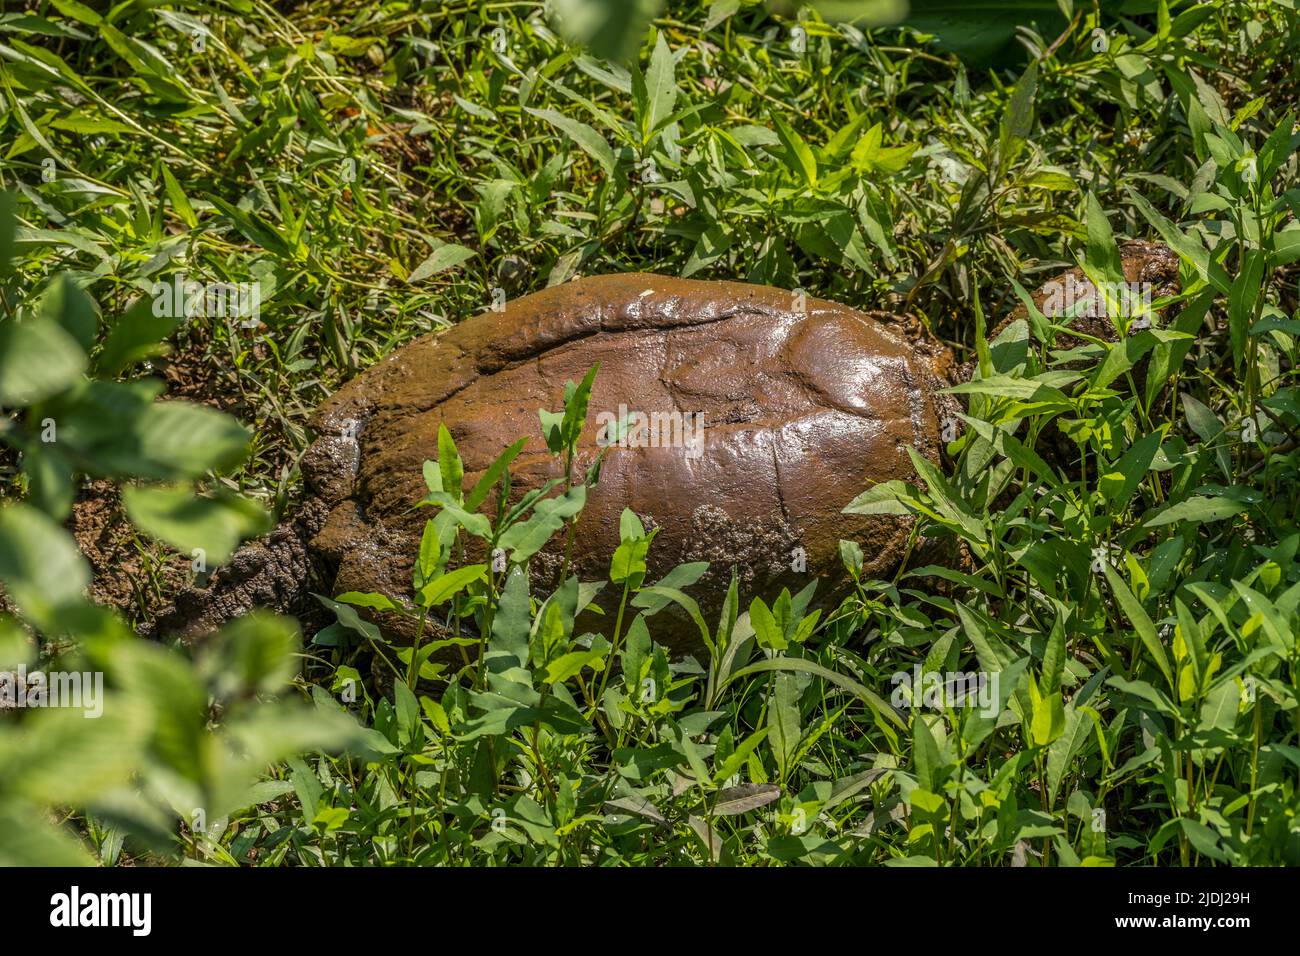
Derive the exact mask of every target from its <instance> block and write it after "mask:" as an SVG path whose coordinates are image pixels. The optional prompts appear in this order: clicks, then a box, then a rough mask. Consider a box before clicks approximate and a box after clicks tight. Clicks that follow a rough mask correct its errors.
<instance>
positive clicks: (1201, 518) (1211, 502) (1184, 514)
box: [1142, 495, 1250, 528]
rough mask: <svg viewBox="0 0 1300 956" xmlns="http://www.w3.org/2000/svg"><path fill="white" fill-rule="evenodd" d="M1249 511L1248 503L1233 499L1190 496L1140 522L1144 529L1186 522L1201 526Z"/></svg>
mask: <svg viewBox="0 0 1300 956" xmlns="http://www.w3.org/2000/svg"><path fill="white" fill-rule="evenodd" d="M1249 510H1250V503H1249V502H1248V501H1237V500H1236V499H1233V498H1208V497H1205V496H1203V495H1192V496H1191V497H1190V498H1186V499H1184V500H1182V501H1179V502H1176V503H1175V504H1172V505H1170V506H1169V507H1167V508H1165V509H1164V510H1163V511H1160V512H1157V513H1156V514H1155V515H1153V516H1152V517H1150V518H1148V519H1147V520H1146V521H1144V522H1142V527H1144V528H1158V527H1160V526H1161V525H1167V524H1178V523H1179V522H1183V521H1187V522H1190V523H1192V524H1203V523H1204V522H1207V521H1222V520H1223V519H1224V518H1231V517H1232V516H1233V515H1236V514H1240V513H1241V512H1243V511H1249Z"/></svg>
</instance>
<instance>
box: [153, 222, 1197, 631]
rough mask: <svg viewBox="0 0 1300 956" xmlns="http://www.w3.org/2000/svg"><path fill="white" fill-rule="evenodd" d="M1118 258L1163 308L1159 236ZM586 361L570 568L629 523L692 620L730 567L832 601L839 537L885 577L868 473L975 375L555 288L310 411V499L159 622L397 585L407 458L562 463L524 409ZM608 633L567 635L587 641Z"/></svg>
mask: <svg viewBox="0 0 1300 956" xmlns="http://www.w3.org/2000/svg"><path fill="white" fill-rule="evenodd" d="M1122 258H1123V262H1124V267H1125V270H1126V276H1127V277H1128V278H1129V279H1130V281H1152V282H1154V283H1156V284H1158V287H1159V289H1160V290H1161V293H1162V294H1163V293H1165V292H1167V291H1168V290H1169V287H1170V283H1171V282H1176V276H1177V260H1176V258H1175V257H1173V256H1172V255H1171V254H1170V253H1169V252H1168V250H1167V249H1164V248H1163V247H1161V246H1153V245H1147V244H1130V245H1129V246H1126V247H1125V248H1124V250H1123V255H1122ZM1073 275H1074V276H1075V278H1077V279H1079V280H1081V281H1084V282H1086V280H1084V279H1083V277H1082V274H1081V273H1078V272H1077V271H1076V273H1074V274H1073ZM1057 281H1059V277H1058V280H1057ZM1049 286H1050V283H1049ZM1045 289H1048V286H1045V287H1044V289H1040V290H1039V292H1037V293H1035V299H1036V301H1037V302H1038V303H1039V305H1040V307H1041V306H1042V304H1043V303H1044V302H1045V301H1046V299H1047V297H1048V296H1049V295H1050V292H1049V291H1044V290H1045ZM1020 314H1021V315H1023V306H1022V307H1021V310H1020ZM1017 317H1018V316H1017V313H1015V312H1013V313H1012V314H1011V315H1010V316H1008V318H1007V321H1006V322H1004V323H1003V325H1002V327H1005V326H1006V324H1007V323H1008V322H1010V321H1013V320H1014V319H1015V318H1017ZM1080 321H1085V320H1080ZM1086 321H1091V320H1086ZM1104 324H1105V326H1106V329H1109V328H1110V324H1109V323H1108V322H1106V323H1104ZM1106 329H1102V328H1101V327H1100V324H1097V327H1095V328H1094V327H1091V326H1090V327H1089V328H1087V329H1084V330H1081V331H1087V332H1090V333H1091V332H1096V333H1098V334H1105V333H1106ZM1110 334H1111V335H1112V336H1113V334H1114V333H1113V331H1111V332H1110ZM596 365H598V366H599V371H598V374H597V375H596V377H595V379H594V382H593V384H592V388H591V399H590V403H589V407H588V426H587V427H586V428H585V429H584V432H583V435H582V437H581V439H580V441H579V446H578V452H577V456H576V461H575V472H576V473H582V470H583V469H585V468H586V467H587V466H589V465H590V464H591V463H592V462H593V461H594V460H595V458H596V456H597V455H598V454H601V453H602V452H603V461H602V466H601V469H600V473H599V482H598V483H597V484H596V485H595V486H594V487H593V488H592V489H591V491H590V493H589V496H588V499H587V504H586V507H585V508H584V510H583V511H582V513H581V515H580V517H579V520H578V522H577V525H576V528H575V538H574V543H573V548H572V554H573V564H572V570H573V572H574V573H576V574H577V575H578V576H579V578H580V579H581V580H586V581H601V580H604V579H605V578H606V575H607V573H608V565H609V560H610V557H611V555H612V553H613V551H614V549H615V548H616V547H617V545H618V543H619V528H620V518H621V515H622V513H623V512H624V509H630V510H631V511H632V512H633V513H634V514H636V515H637V516H638V517H639V518H640V519H641V522H642V524H643V526H644V527H645V528H646V529H647V531H649V530H652V529H656V528H657V529H658V533H657V535H656V538H655V540H654V544H653V547H652V548H651V550H650V555H649V568H648V573H647V580H648V581H653V580H656V579H657V578H659V577H662V576H663V575H665V574H667V573H668V572H669V571H671V570H672V569H673V568H675V567H677V566H678V565H681V564H687V565H694V566H698V565H699V564H702V563H705V562H707V564H708V570H707V572H705V573H704V574H703V576H702V577H700V578H699V579H698V580H697V581H696V582H695V583H694V586H693V587H692V588H691V589H690V592H691V593H692V595H693V596H695V597H696V599H697V600H698V601H699V603H700V606H701V609H702V611H703V612H704V613H705V615H706V616H707V615H708V614H710V612H715V611H716V610H717V609H718V608H719V607H720V606H721V604H722V600H723V598H724V596H725V593H726V591H727V588H728V586H729V583H730V580H731V577H732V575H733V574H734V575H735V576H736V577H737V579H738V581H739V585H740V588H741V590H742V591H743V592H744V593H745V594H747V595H751V596H752V595H761V596H769V597H770V596H774V595H776V594H777V593H778V592H779V591H780V590H781V589H782V588H789V589H791V591H792V593H794V592H797V591H798V590H800V589H802V588H804V587H806V586H807V585H808V584H809V583H810V582H811V581H813V580H818V581H819V582H822V583H823V584H824V586H823V587H820V588H819V589H818V599H819V600H820V601H821V602H822V603H823V604H826V603H829V602H834V601H836V600H838V598H839V597H840V596H841V595H842V594H843V593H845V590H846V587H847V586H848V582H847V580H846V575H845V573H844V569H843V559H842V557H841V552H840V541H841V540H842V539H843V540H848V541H853V542H856V543H857V544H858V545H859V547H860V548H861V550H862V553H863V555H864V558H863V568H862V571H861V574H862V576H864V577H866V578H871V577H880V576H884V575H888V574H890V573H891V572H893V571H895V570H896V569H897V568H898V567H899V566H900V565H901V564H902V563H903V562H904V560H905V558H907V557H908V552H909V548H912V547H914V546H915V545H917V542H916V541H915V540H913V536H912V533H911V532H912V519H910V518H907V517H900V516H892V515H856V514H845V513H844V511H843V509H844V507H845V505H846V504H848V503H849V501H851V500H852V499H853V498H854V497H855V496H856V495H858V494H859V493H860V492H861V491H862V490H864V489H865V488H868V487H870V486H872V485H874V484H876V483H878V482H883V481H888V480H891V479H905V480H909V481H912V480H915V479H916V471H915V468H914V466H913V462H912V459H911V457H910V454H909V450H911V451H914V452H916V453H918V454H920V455H921V456H923V457H924V458H925V459H927V460H928V461H930V462H932V463H935V464H938V463H939V462H940V461H941V458H942V455H943V453H944V445H945V432H948V431H949V429H948V428H947V426H948V424H949V423H951V422H953V421H955V420H956V415H957V413H958V412H959V411H960V410H961V406H960V405H959V404H958V403H957V401H956V400H955V398H954V397H953V396H952V395H950V394H948V393H947V392H946V391H945V389H946V388H947V387H948V386H949V385H951V384H954V383H955V382H956V381H958V380H960V379H961V378H962V377H964V376H966V375H968V374H969V371H968V370H963V369H961V368H959V367H958V366H957V365H956V364H955V362H954V357H953V353H952V352H951V350H950V349H949V348H948V347H947V346H945V345H944V344H943V343H941V342H940V341H938V340H937V339H936V338H934V337H933V336H932V335H931V334H930V333H929V332H928V331H927V330H926V329H925V327H924V326H923V324H922V323H921V322H920V321H919V320H917V319H915V318H913V317H910V316H898V315H893V314H891V313H888V312H882V311H858V310H856V309H853V308H850V307H848V306H845V305H840V304H837V303H834V302H830V301H826V300H822V299H818V298H813V297H808V296H805V295H804V294H803V293H802V292H799V291H795V292H790V291H785V290H781V289H776V288H771V287H767V286H761V285H755V284H749V283H739V282H727V281H702V280H692V279H681V278H675V277H669V276H663V275H655V274H645V273H624V274H613V275H600V276H593V277H585V278H579V279H576V280H572V281H569V282H566V283H563V284H560V285H556V286H553V287H550V288H547V289H544V290H542V291H539V292H536V293H533V294H531V295H526V296H523V297H521V298H518V299H515V300H513V301H510V302H508V303H506V304H505V306H504V308H503V309H500V310H492V311H487V312H484V313H482V314H480V315H477V316H474V317H472V318H469V319H466V320H465V321H463V322H461V323H459V324H457V325H455V326H453V327H452V328H450V329H449V330H447V331H444V332H441V333H434V334H431V335H427V336H424V337H422V338H419V339H416V340H414V341H412V342H411V343H409V344H407V345H406V346H404V347H402V348H400V349H398V350H397V351H395V352H394V353H392V354H391V355H389V356H388V357H387V358H386V359H383V360H381V361H380V362H378V363H377V364H376V365H374V366H372V367H371V368H370V369H369V370H367V371H365V372H364V373H362V374H361V375H359V376H358V377H356V378H355V379H353V380H352V381H351V382H349V383H348V384H346V385H345V386H343V387H342V388H341V389H339V390H338V391H337V392H336V393H335V394H333V395H332V396H330V397H329V398H328V399H327V400H326V401H325V402H324V403H323V404H322V405H321V406H320V407H319V408H318V409H317V410H316V411H315V413H314V415H313V418H312V421H311V425H312V427H313V429H314V431H315V432H316V434H317V436H318V437H317V438H316V439H315V441H314V442H313V443H312V444H311V446H310V447H309V448H308V449H307V451H306V452H305V453H304V455H303V457H302V459H301V470H302V475H303V479H304V485H305V487H306V490H307V496H306V499H305V501H304V503H303V505H302V507H301V508H300V509H299V512H298V514H297V516H296V518H295V520H293V521H291V522H288V523H286V524H284V525H281V526H280V527H278V528H277V529H276V530H275V531H273V532H272V533H271V535H270V536H269V537H268V538H267V539H265V540H263V541H259V542H254V543H252V544H250V545H246V546H244V547H243V548H241V549H240V550H239V551H238V552H236V554H235V556H234V557H233V558H232V560H231V561H230V562H229V563H228V564H227V565H226V566H225V567H224V568H221V569H218V570H217V571H216V572H215V574H214V575H213V578H212V580H211V581H210V582H209V585H208V586H207V587H203V588H199V587H195V588H191V589H189V590H187V591H185V592H184V593H182V594H181V595H180V596H179V597H178V598H177V601H176V604H175V607H174V609H173V611H172V612H171V613H170V614H169V615H168V616H167V621H166V624H165V625H164V627H165V628H166V629H168V630H172V631H176V632H179V634H180V636H181V637H183V638H191V639H193V638H195V637H197V636H198V635H201V634H203V633H206V632H208V631H210V630H212V629H213V628H214V627H215V626H217V625H219V624H220V623H222V622H224V621H225V620H228V619H230V618H232V617H234V616H236V615H238V614H240V613H244V612H246V611H247V610H249V609H251V608H252V607H254V606H269V607H271V608H273V609H277V610H281V611H288V612H291V613H292V612H298V613H300V614H305V613H306V612H307V609H308V608H310V607H311V606H312V604H313V602H312V600H311V598H310V592H311V591H313V590H317V589H318V590H320V591H321V592H326V593H329V594H331V595H333V594H340V593H342V592H346V591H353V592H378V593H381V594H384V595H387V596H388V597H390V598H393V599H395V600H396V599H400V598H402V596H404V595H409V593H410V590H411V588H410V585H411V574H412V567H413V564H414V561H415V556H416V554H417V553H418V550H419V543H420V537H421V532H422V529H423V526H424V522H425V521H426V519H427V518H428V516H429V514H428V512H427V511H425V510H423V509H416V508H414V507H413V506H414V505H415V504H416V503H417V502H418V501H420V500H421V498H422V497H423V496H424V495H425V494H426V488H425V483H424V478H423V473H422V466H423V464H424V462H425V461H426V460H429V459H433V458H436V457H437V453H438V452H437V450H438V431H439V427H440V426H446V428H447V429H448V430H449V432H450V434H451V436H452V437H453V438H454V440H455V442H456V445H457V446H458V448H459V450H460V454H461V457H462V459H463V461H464V467H465V479H464V480H465V484H466V487H471V486H472V482H474V481H476V480H477V478H478V477H479V476H480V475H481V474H482V473H483V471H484V470H485V469H486V468H487V467H488V466H489V465H490V464H491V463H492V462H493V460H494V459H495V458H496V457H497V455H498V454H499V453H500V452H501V451H502V450H503V449H504V448H506V447H507V446H509V445H510V444H511V443H513V442H514V441H515V440H516V439H519V438H522V437H525V436H527V437H528V438H529V441H528V443H527V444H526V445H525V446H524V449H523V451H522V452H521V453H520V454H519V456H518V457H517V458H516V459H515V460H514V462H513V464H512V466H511V476H512V483H511V487H512V490H513V492H514V493H515V494H516V495H518V494H520V493H523V492H524V491H526V490H528V489H532V488H537V487H539V486H540V485H541V484H542V483H543V482H545V481H546V480H547V479H550V478H555V477H559V470H560V469H561V467H562V466H561V464H560V463H559V462H558V461H557V459H556V458H555V457H554V456H553V455H551V454H550V453H549V452H548V451H547V448H546V445H545V442H544V441H543V439H542V436H541V431H540V428H539V419H538V411H539V409H554V408H556V407H558V405H559V404H560V400H561V396H562V393H563V389H564V385H565V383H566V382H567V381H576V380H579V379H581V378H582V377H583V375H584V373H586V372H587V371H588V369H590V368H591V367H593V366H596ZM638 413H639V414H640V415H642V416H643V417H642V418H641V419H639V421H641V422H642V423H644V422H645V421H646V420H653V417H654V415H655V414H656V413H658V414H660V416H661V418H660V423H661V424H662V423H663V422H664V421H667V422H669V423H670V425H671V426H672V427H670V428H668V429H666V430H665V429H661V431H665V432H666V434H667V435H668V438H667V439H666V440H662V441H655V437H656V436H655V435H654V434H651V435H649V436H648V439H647V436H645V435H642V439H643V440H640V441H628V442H624V441H622V439H620V440H619V441H611V440H610V434H609V429H608V428H606V429H603V430H602V429H600V428H597V427H595V425H594V424H593V421H599V420H600V419H601V418H602V417H603V418H604V420H605V421H606V422H607V423H608V422H610V421H612V420H614V419H615V417H616V416H619V415H620V414H621V416H622V417H621V418H620V419H619V420H622V421H626V420H627V418H628V417H629V414H630V417H632V418H633V419H635V418H636V415H637V414H638ZM674 416H677V417H674ZM679 419H680V424H681V427H680V428H678V424H679ZM692 422H693V423H694V427H695V429H696V431H695V432H691V433H690V434H689V435H688V433H687V429H688V428H689V427H690V424H691V423H692ZM674 435H676V436H677V439H678V440H676V441H674V440H673V436H674ZM660 437H662V436H660ZM487 504H488V503H485V505H484V508H485V509H486V507H487ZM909 542H910V543H909ZM919 545H920V546H919V548H916V553H915V554H913V555H912V557H913V558H915V559H921V558H923V557H924V558H926V559H927V560H929V559H933V558H935V556H936V555H939V557H938V560H944V557H943V555H940V554H939V552H938V551H936V550H935V548H937V547H938V545H937V544H936V543H934V542H929V541H927V540H922V541H920V542H919ZM562 552H563V540H562V535H559V534H557V536H556V537H555V538H553V539H552V540H551V542H550V543H549V544H548V545H547V546H546V547H545V548H543V550H542V551H540V552H539V553H538V554H536V555H534V557H533V558H532V559H531V560H530V562H529V573H530V577H531V578H532V580H533V582H534V585H535V587H536V588H538V589H544V588H548V587H553V586H555V585H557V584H558V583H559V582H558V580H557V576H558V574H559V573H560V569H561V565H562V563H563V560H562ZM949 557H950V556H949ZM614 590H615V589H612V588H607V589H606V591H607V592H612V591H614ZM365 613H367V614H369V615H370V616H372V618H374V619H375V620H377V621H378V623H380V624H381V625H383V626H385V627H387V628H389V629H390V630H391V631H392V632H393V636H394V638H395V639H399V640H400V639H402V638H403V637H410V635H409V634H407V633H406V629H407V628H409V626H410V624H409V619H408V618H406V617H404V616H401V615H395V614H391V613H389V614H383V613H380V612H375V611H366V612H365ZM610 619H611V616H610V615H608V614H606V615H605V616H604V618H603V619H602V618H600V617H599V616H598V615H594V614H588V615H587V616H586V617H585V618H584V619H580V623H585V624H586V625H587V626H588V628H589V629H590V630H593V631H600V630H601V629H602V628H603V627H605V626H607V623H608V622H609V621H610ZM655 636H656V639H657V640H659V641H660V642H661V643H663V644H665V645H666V646H667V647H668V649H669V650H670V652H672V653H674V654H677V655H683V654H688V653H697V652H699V651H700V650H701V648H702V642H701V637H700V634H699V631H698V629H696V628H695V626H694V625H693V624H692V623H691V622H690V620H689V619H687V618H686V617H685V616H684V615H682V616H680V617H678V618H672V617H670V618H669V620H667V621H666V622H664V623H663V625H662V626H661V627H659V628H658V629H657V630H656V632H655Z"/></svg>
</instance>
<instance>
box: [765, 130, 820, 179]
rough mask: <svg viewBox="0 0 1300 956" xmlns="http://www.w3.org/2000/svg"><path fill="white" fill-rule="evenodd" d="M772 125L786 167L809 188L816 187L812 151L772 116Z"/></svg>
mask: <svg viewBox="0 0 1300 956" xmlns="http://www.w3.org/2000/svg"><path fill="white" fill-rule="evenodd" d="M772 125H773V126H775V127H776V135H777V138H778V139H780V141H781V145H782V146H784V147H785V155H784V157H783V159H784V160H785V164H786V166H788V167H789V168H790V171H791V172H793V173H794V174H795V175H796V176H802V177H803V179H804V181H805V182H806V183H807V184H808V187H809V188H814V187H816V185H817V159H816V157H814V156H813V151H812V149H811V148H809V146H808V144H807V143H805V142H804V141H803V138H802V137H800V135H799V134H798V133H796V132H795V131H794V130H792V129H791V128H790V127H789V126H787V125H786V124H785V122H784V121H783V120H782V119H781V118H780V117H779V116H776V115H774V116H773V117H772Z"/></svg>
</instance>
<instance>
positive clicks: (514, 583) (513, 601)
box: [488, 567, 533, 666]
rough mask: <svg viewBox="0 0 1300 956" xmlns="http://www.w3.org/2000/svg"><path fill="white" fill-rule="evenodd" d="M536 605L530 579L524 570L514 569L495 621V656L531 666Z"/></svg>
mask: <svg viewBox="0 0 1300 956" xmlns="http://www.w3.org/2000/svg"><path fill="white" fill-rule="evenodd" d="M532 623H533V615H532V602H531V601H530V600H529V597H528V575H527V574H526V573H524V570H523V568H518V567H516V568H512V569H511V570H510V574H509V575H508V576H507V577H506V585H505V588H503V589H502V592H501V598H500V600H499V601H498V603H497V613H496V616H495V617H493V618H492V636H491V638H490V639H489V641H488V647H489V648H490V650H491V651H492V652H493V653H500V654H506V655H509V656H511V657H513V658H514V659H515V660H516V661H518V663H519V665H520V666H523V665H525V664H527V663H528V633H529V631H530V630H531V629H532Z"/></svg>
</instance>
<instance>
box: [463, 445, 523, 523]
mask: <svg viewBox="0 0 1300 956" xmlns="http://www.w3.org/2000/svg"><path fill="white" fill-rule="evenodd" d="M526 444H528V439H527V438H521V439H519V440H518V441H517V442H515V443H514V444H513V445H511V446H510V447H509V448H507V449H506V450H505V451H503V452H502V453H501V454H500V455H499V456H498V457H497V460H496V461H494V462H492V464H491V465H490V466H488V470H487V471H485V472H483V475H482V477H481V478H479V480H478V481H477V482H476V483H475V484H474V490H473V491H471V492H470V493H469V495H468V496H466V498H465V508H466V510H467V511H473V510H474V509H475V508H477V507H478V506H479V505H481V504H482V503H483V502H484V501H486V500H487V496H488V494H489V493H491V491H492V488H493V487H494V486H495V485H496V483H497V482H498V481H500V480H501V476H502V475H504V474H505V473H506V469H508V468H509V467H510V463H511V462H512V461H514V460H515V459H516V458H518V457H519V453H520V452H521V451H523V450H524V446H525V445H526Z"/></svg>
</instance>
